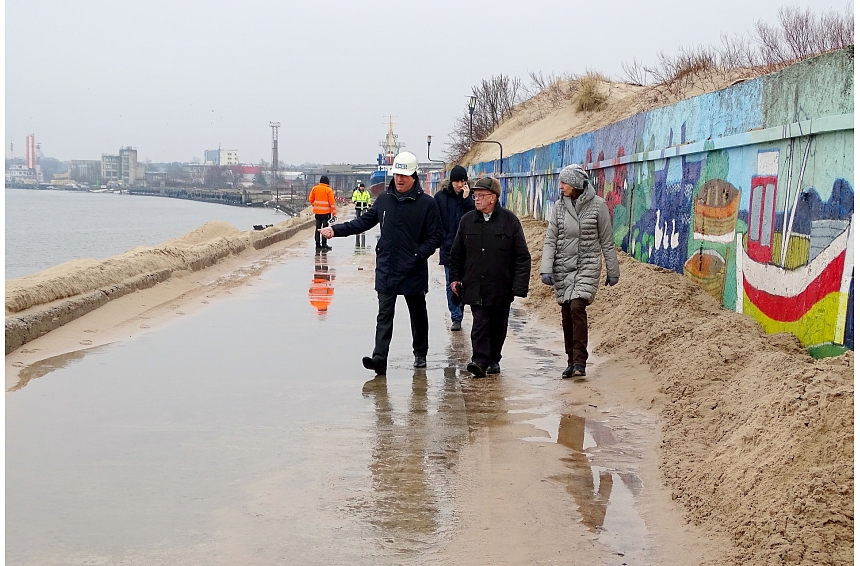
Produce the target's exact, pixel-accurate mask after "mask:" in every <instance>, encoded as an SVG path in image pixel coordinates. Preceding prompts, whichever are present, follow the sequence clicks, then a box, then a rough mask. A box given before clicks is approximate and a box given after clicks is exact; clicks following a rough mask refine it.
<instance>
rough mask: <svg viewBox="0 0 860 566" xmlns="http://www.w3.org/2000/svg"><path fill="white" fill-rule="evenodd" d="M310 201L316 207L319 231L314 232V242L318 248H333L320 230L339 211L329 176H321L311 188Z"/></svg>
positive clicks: (315, 214)
mask: <svg viewBox="0 0 860 566" xmlns="http://www.w3.org/2000/svg"><path fill="white" fill-rule="evenodd" d="M308 201H310V203H311V206H313V209H314V218H316V226H317V231H316V232H314V243H316V249H317V250H325V251H328V250H331V247H330V246H329V245H328V242H326V238H325V237H324V236H323V235H322V233H321V232H320V230H319V229H320V228H322V227H323V226H328V221H329V220H331V218H332V216H334V215H335V214H336V213H337V207H336V206H335V200H334V191H332V190H331V187H330V186H329V180H328V177H326V176H325V175H323V176H322V177H320V182H319V184H317V185H315V186H314V188H312V189H311V192H310V194H309V195H308Z"/></svg>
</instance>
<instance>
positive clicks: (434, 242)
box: [319, 151, 443, 375]
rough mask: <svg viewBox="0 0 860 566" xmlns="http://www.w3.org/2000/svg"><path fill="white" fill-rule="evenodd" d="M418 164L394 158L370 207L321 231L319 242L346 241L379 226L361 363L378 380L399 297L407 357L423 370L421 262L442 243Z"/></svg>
mask: <svg viewBox="0 0 860 566" xmlns="http://www.w3.org/2000/svg"><path fill="white" fill-rule="evenodd" d="M417 169H418V159H417V158H416V157H415V155H413V154H412V153H410V152H408V151H404V152H401V153H399V154H397V156H396V157H395V158H394V163H393V165H392V169H391V171H392V173H394V179H393V180H392V181H391V183H390V184H389V185H388V189H387V190H386V191H385V192H384V193H382V194H381V195H379V196H378V197H377V198H376V200H375V201H374V202H373V206H372V207H371V208H370V209H369V210H367V211H366V212H365V213H364V214H362V215H361V216H359V217H358V218H356V219H355V220H353V221H351V222H347V223H345V224H336V225H334V226H329V227H327V228H323V229H321V230H320V231H319V232H320V234H321V235H322V236H323V237H325V238H332V237H342V236H351V235H353V234H360V233H362V232H366V231H367V230H370V229H371V228H373V227H374V226H376V225H377V224H379V226H380V230H379V231H380V237H379V241H378V242H377V244H376V286H375V289H376V294H377V297H378V299H379V314H378V315H377V317H376V346H375V347H374V348H373V355H372V356H366V357H364V358H362V360H361V361H362V364H364V367H366V368H367V369H370V370H374V371H375V372H376V373H377V374H378V375H385V374H386V372H387V371H388V347H389V345H390V344H391V335H392V333H393V331H394V305H395V303H396V302H397V295H404V297H405V298H406V306H407V307H409V319H410V321H411V322H412V353H413V354H414V355H415V363H414V364H413V366H414V367H416V368H423V367H427V349H428V332H429V324H428V321H427V302H426V300H425V295H426V294H427V289H428V284H427V281H428V271H427V258H429V257H430V256H431V255H433V254H434V253H435V251H436V249H437V248H438V247H439V245H440V244H441V243H442V238H443V232H442V221H441V220H440V218H439V207H438V206H437V205H436V201H435V200H433V197H431V196H430V195H428V194H425V193H424V190H423V189H422V188H421V184H420V183H419V182H418V175H417V174H416V173H415V171H416V170H417Z"/></svg>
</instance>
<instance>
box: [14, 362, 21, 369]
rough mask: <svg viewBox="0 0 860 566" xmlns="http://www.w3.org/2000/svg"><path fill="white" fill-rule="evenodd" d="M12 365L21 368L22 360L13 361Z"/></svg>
mask: <svg viewBox="0 0 860 566" xmlns="http://www.w3.org/2000/svg"><path fill="white" fill-rule="evenodd" d="M12 365H13V366H15V367H16V368H22V367H24V362H14V363H13V364H12Z"/></svg>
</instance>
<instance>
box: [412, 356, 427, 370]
mask: <svg viewBox="0 0 860 566" xmlns="http://www.w3.org/2000/svg"><path fill="white" fill-rule="evenodd" d="M412 367H414V368H426V367H427V358H426V357H424V356H415V363H414V364H412Z"/></svg>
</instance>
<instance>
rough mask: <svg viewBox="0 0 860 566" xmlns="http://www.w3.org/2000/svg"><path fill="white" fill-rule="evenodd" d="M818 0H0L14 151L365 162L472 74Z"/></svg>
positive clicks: (642, 50)
mask: <svg viewBox="0 0 860 566" xmlns="http://www.w3.org/2000/svg"><path fill="white" fill-rule="evenodd" d="M790 5H793V6H798V7H801V8H806V7H807V6H810V5H811V6H812V7H813V8H814V9H815V10H817V11H818V10H825V9H835V10H844V9H845V7H846V6H851V7H852V9H853V2H849V3H846V2H844V1H842V0H838V1H831V0H816V1H815V2H814V3H813V4H807V3H786V2H781V1H779V0H756V1H750V0H721V1H720V2H714V3H703V2H698V1H691V0H660V1H656V2H641V1H634V0H604V1H601V2H584V1H581V0H567V1H565V0H546V1H541V0H531V1H528V2H527V1H524V0H523V1H517V2H514V1H498V0H496V1H491V0H475V1H469V0H459V1H453V0H434V1H432V2H409V1H408V0H399V1H395V2H391V1H389V2H377V1H359V0H342V1H339V2H330V1H325V0H302V1H269V2H266V1H261V0H243V1H241V2H221V1H218V0H205V1H197V0H170V1H161V0H148V1H147V2H118V1H116V0H106V1H97V0H75V1H68V0H56V1H49V0H6V140H5V145H6V155H7V156H9V143H10V141H12V142H14V148H15V149H14V154H15V155H16V156H22V155H23V148H24V137H25V135H26V134H29V133H33V134H35V136H36V141H37V142H39V143H41V145H42V150H43V151H44V153H45V155H46V156H49V157H56V158H58V159H62V160H68V159H99V158H100V157H101V154H102V153H116V151H117V150H118V149H119V147H120V146H126V145H130V146H134V147H136V148H137V150H138V159H139V160H140V161H144V160H146V159H150V160H152V161H190V160H191V159H192V158H195V157H196V158H200V159H202V157H203V150H204V149H214V148H217V147H218V146H219V144H220V146H221V147H223V148H230V149H238V150H239V158H240V160H241V161H242V162H258V161H259V160H260V159H261V158H264V159H267V160H268V159H270V158H271V129H270V128H269V122H270V121H279V122H280V123H281V129H280V158H281V160H282V161H284V162H286V163H294V164H300V163H304V162H316V163H344V162H346V163H372V162H374V161H375V159H376V155H377V153H378V152H379V151H380V148H379V142H380V141H381V140H382V139H383V137H384V135H385V133H386V132H387V130H388V115H393V116H394V122H395V132H396V133H398V134H399V136H400V141H402V142H404V143H405V144H406V149H409V150H411V151H413V152H414V153H416V154H417V155H418V156H419V159H422V160H423V159H425V158H426V157H427V136H428V135H432V136H433V145H432V154H433V155H432V156H433V158H434V159H441V158H442V157H441V155H442V151H443V149H444V145H445V143H446V142H447V140H448V133H449V132H450V131H451V130H452V128H453V125H454V122H455V119H456V117H457V116H458V115H460V114H462V112H463V111H464V109H465V108H466V103H467V98H468V94H469V93H470V90H471V87H472V85H475V84H477V83H479V82H480V81H481V79H484V78H489V77H490V76H492V75H497V74H500V73H502V74H506V75H509V76H512V77H520V78H522V79H523V80H525V81H526V82H527V79H528V73H529V71H542V72H544V73H550V72H555V73H582V72H584V71H585V70H586V69H594V70H597V71H600V72H602V73H604V74H606V75H609V76H611V77H620V76H622V74H623V72H622V67H621V63H622V62H624V61H631V60H632V59H633V58H634V57H635V58H637V59H638V60H640V61H645V62H652V61H654V60H655V58H656V54H657V53H658V52H659V51H661V50H663V51H666V52H668V53H674V52H676V50H677V48H678V47H679V46H693V45H697V44H714V45H716V44H717V43H718V42H719V37H720V33H722V32H726V33H729V34H735V33H747V32H749V31H751V30H752V28H753V24H754V22H755V21H756V20H758V19H761V20H764V21H767V22H770V23H774V24H775V23H776V22H777V10H778V8H779V7H780V6H790Z"/></svg>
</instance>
